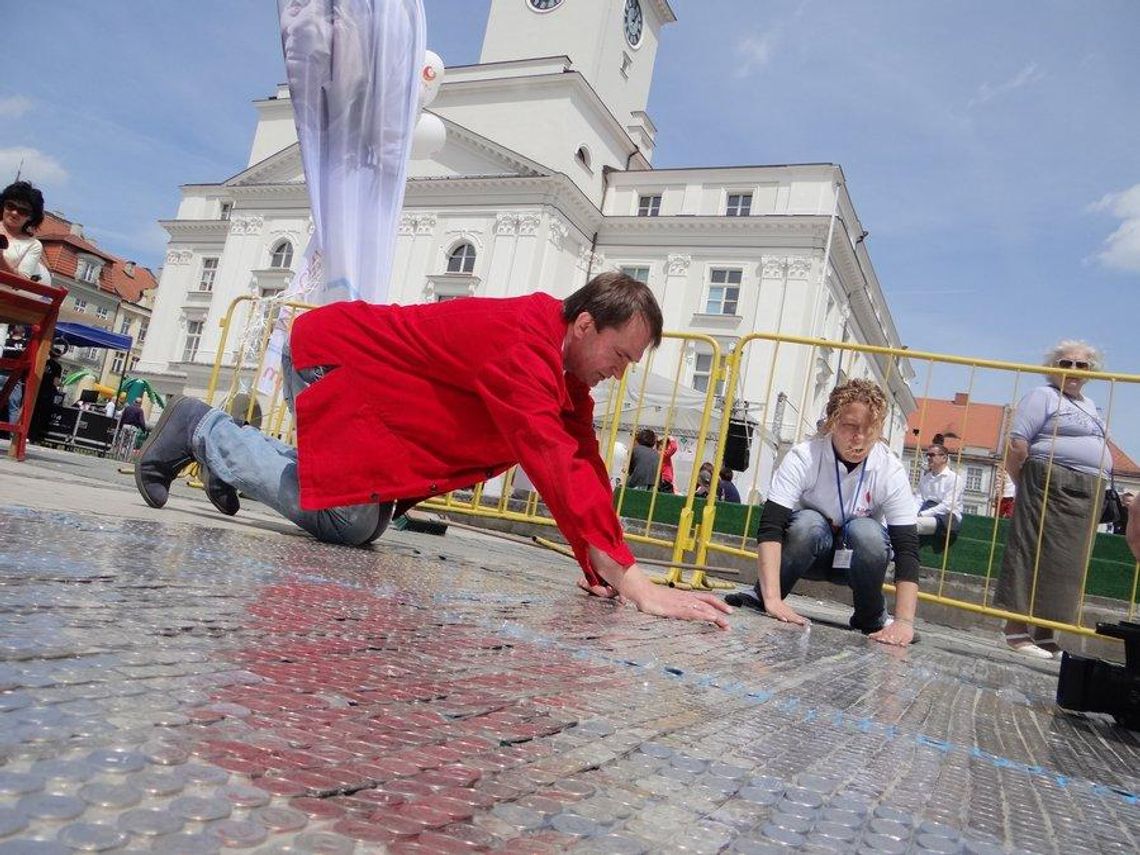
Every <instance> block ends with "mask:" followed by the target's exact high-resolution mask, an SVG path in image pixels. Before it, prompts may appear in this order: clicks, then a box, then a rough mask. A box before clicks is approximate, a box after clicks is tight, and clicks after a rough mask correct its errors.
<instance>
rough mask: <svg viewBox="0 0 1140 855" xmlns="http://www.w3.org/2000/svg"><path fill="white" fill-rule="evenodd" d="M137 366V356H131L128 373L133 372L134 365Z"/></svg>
mask: <svg viewBox="0 0 1140 855" xmlns="http://www.w3.org/2000/svg"><path fill="white" fill-rule="evenodd" d="M138 364H139V358H138V357H137V356H132V357H131V367H130V368H129V369H128V370H129V371H134V370H135V366H136V365H138Z"/></svg>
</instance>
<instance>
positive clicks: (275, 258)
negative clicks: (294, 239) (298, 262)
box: [269, 240, 293, 270]
mask: <svg viewBox="0 0 1140 855" xmlns="http://www.w3.org/2000/svg"><path fill="white" fill-rule="evenodd" d="M292 264H293V244H291V243H289V241H287V240H283V241H281V243H279V244H277V246H275V247H274V248H273V255H272V257H270V259H269V266H270V267H272V268H275V269H277V270H284V269H286V268H289V267H291V266H292Z"/></svg>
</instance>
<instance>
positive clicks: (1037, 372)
mask: <svg viewBox="0 0 1140 855" xmlns="http://www.w3.org/2000/svg"><path fill="white" fill-rule="evenodd" d="M845 363H846V364H845ZM724 365H725V368H726V373H727V376H726V378H725V397H724V399H723V404H722V405H721V408H722V410H723V411H725V412H729V413H733V412H737V413H741V414H743V418H744V420H745V422H746V423H747V426H748V433H749V437H748V440H747V441H748V443H749V452H750V454H749V457H750V465H749V466H748V467H746V472H745V473H744V474H745V476H746V482H747V487H746V489H742V490H741V492H742V494H744V495H746V496H748V497H749V498H750V499H751V501H749V500H748V499H746V507H745V508H744V509H739V508H734V509H732V510H733V511H734V513H735V519H734V520H733V523H734V524H733V525H718V519H717V517H718V513H720V514H723V513H724V512H725V510H726V506H725V505H724V504H723V503H718V502H714V500H713V499H712V497H711V496H710V497H709V498H708V499H706V501H705V502H704V503H703V504H702V505H701V506H700V508H699V518H698V521H697V534H696V543H695V558H694V559H693V561H694V563H695V564H696V565H699V566H701V567H704V566H705V565H707V563H708V558H709V555H710V553H718V554H722V555H729V556H735V557H737V558H744V559H748V560H750V561H755V560H756V550H755V546H756V540H755V536H756V526H757V523H758V522H759V515H760V508H761V504H760V501H759V500H760V499H761V498H762V497H763V496H764V495H766V493H767V489H768V485H769V483H770V481H771V478H772V475H773V474H774V472H775V469H776V467H777V466H778V465H779V463H780V461H781V460H782V459H783V456H784V454H785V453H786V452H787V450H788V449H790V448H791V447H792V446H793V445H795V444H796V443H798V442H800V441H802V440H804V439H806V438H808V437H810V436H812V435H813V434H814V433H815V430H816V422H817V417H822V416H823V414H824V406H825V405H826V402H827V397H828V394H829V393H830V391H831V389H832V388H833V387H834V386H835V385H836V383H837V382H841V381H842V380H844V379H847V378H851V377H866V378H868V379H871V380H874V381H876V382H877V383H878V384H879V385H880V386H881V387H883V388H884V389H885V390H886V391H887V399H888V401H890V403H891V412H890V413H889V414H888V417H887V420H886V422H885V426H884V435H883V437H882V439H883V441H884V442H886V443H887V444H888V445H889V446H890V447H891V449H892V450H893V451H894V452H895V453H896V454H899V455H900V456H903V457H904V463H905V462H906V461H905V455H906V453H907V452H909V455H910V464H909V465H908V466H907V469H908V474H909V475H910V476H911V480H912V487H917V482H918V476H919V475H920V471H919V462H920V458H919V455H920V453H921V452H922V451H923V450H924V448H925V446H927V445H929V444H930V442H931V437H932V435H933V434H934V433H945V434H946V444H947V445H948V446H949V450H950V458H951V459H950V465H951V466H953V467H954V468H955V471H957V472H958V475H959V477H961V478H966V479H968V480H967V484H968V485H970V486H975V487H981V488H983V492H985V494H986V499H985V503H984V506H980V507H977V508H970V510H974V511H976V513H973V514H969V513H968V514H967V515H966V519H964V520H963V526H962V528H961V530H960V531H957V532H956V531H952V530H951V529H950V528H947V529H946V531H945V532H944V533H943V534H941V535H939V537H938V538H933V539H929V540H928V542H927V545H926V547H925V548H924V550H923V552H922V557H923V566H924V581H923V583H922V585H921V586H920V588H921V590H920V594H919V597H920V598H921V599H923V600H925V601H928V602H935V603H939V604H942V605H945V606H950V607H953V608H957V609H965V610H968V611H972V612H976V613H980V614H984V615H988V616H992V617H996V618H1004V619H1007V620H1012V621H1017V622H1024V623H1028V624H1033V625H1036V626H1041V627H1045V628H1052V629H1055V630H1063V631H1068V632H1073V633H1077V634H1083V635H1092V634H1095V630H1094V629H1093V628H1091V627H1090V626H1088V623H1089V622H1090V620H1089V619H1088V617H1087V612H1088V611H1089V608H1088V606H1089V599H1090V597H1091V598H1095V603H1096V609H1095V610H1096V611H1098V612H1100V613H1102V614H1104V615H1111V616H1112V619H1115V620H1119V619H1122V618H1125V619H1129V620H1131V619H1132V618H1133V616H1134V615H1135V613H1136V601H1137V593H1138V588H1140V565H1138V564H1137V563H1136V561H1135V560H1134V559H1133V558H1132V556H1131V553H1130V552H1129V550H1128V548H1127V545H1126V543H1125V542H1124V538H1123V537H1121V536H1119V535H1111V534H1098V532H1097V524H1096V519H1095V518H1094V516H1090V523H1089V526H1088V530H1087V531H1086V533H1085V536H1084V540H1083V542H1082V543H1081V544H1080V545H1079V546H1080V550H1081V552H1082V553H1083V555H1084V556H1085V560H1084V562H1083V563H1082V565H1081V566H1080V567H1074V568H1073V571H1072V572H1073V573H1075V574H1077V575H1079V577H1080V595H1079V601H1078V603H1077V607H1076V609H1077V610H1076V617H1075V619H1073V620H1072V621H1071V622H1069V621H1062V620H1050V619H1047V618H1045V617H1042V616H1041V615H1040V614H1038V613H1037V611H1038V607H1039V606H1040V605H1041V603H1040V602H1039V601H1038V599H1037V588H1038V578H1039V571H1040V568H1041V566H1042V562H1043V561H1048V560H1049V544H1048V543H1047V542H1046V541H1045V538H1044V518H1045V515H1046V513H1047V510H1048V478H1049V477H1050V475H1051V474H1052V473H1053V472H1055V471H1056V469H1055V467H1057V466H1059V464H1058V463H1056V462H1055V461H1053V460H1052V459H1050V461H1049V463H1048V466H1047V473H1048V474H1047V476H1046V478H1047V481H1046V486H1045V498H1044V500H1043V506H1042V508H1041V510H1040V513H1039V514H1038V517H1039V518H1040V521H1039V522H1038V524H1037V538H1036V543H1035V544H1033V550H1032V551H1033V561H1032V563H1033V576H1032V584H1031V590H1030V591H1029V609H1028V611H1027V612H1025V613H1021V612H1012V611H1008V610H1006V609H1002V608H998V607H996V606H995V605H994V604H993V595H994V588H995V586H996V582H997V578H998V576H999V573H1000V570H1001V564H1002V554H1001V553H1002V552H1003V550H1004V539H1005V535H1006V529H1007V528H1008V523H1006V522H1004V521H1003V520H1001V519H1000V518H999V517H998V516H997V506H998V501H997V500H998V499H999V498H1000V494H998V495H995V491H997V490H998V487H999V484H1000V481H998V480H996V479H995V478H993V477H992V475H993V473H994V472H996V471H998V470H999V468H1000V469H1004V466H1005V464H1006V458H1007V454H1008V433H1009V428H1010V419H1011V416H1012V413H1013V412H1014V410H1015V407H1016V404H1017V402H1018V401H1019V400H1020V398H1021V397H1022V396H1023V395H1024V394H1025V393H1026V392H1028V391H1029V390H1030V389H1031V388H1032V387H1034V386H1040V385H1042V384H1044V382H1045V377H1044V376H1043V375H1045V373H1046V369H1045V368H1044V367H1043V366H1040V365H1028V364H1022V363H1012V362H1001V361H997V360H987V359H974V358H969V357H958V356H950V355H943V354H936V353H926V352H918V351H913V350H909V349H905V348H886V347H876V346H871V345H858V344H851V343H838V342H834V341H829V340H823V339H812V338H805V337H797V336H785V335H776V334H765V333H757V334H753V335H748V336H745V337H743V338H741V339H740V340H739V342H737V344H736V345H735V346H734V347H733V349H732V350H731V352H730V353H729V354H728V355H727V357H726V358H725V360H724ZM1053 373H1054V374H1060V373H1062V372H1061V369H1054V371H1053ZM1063 373H1064V374H1065V375H1067V376H1073V377H1080V378H1085V379H1087V381H1088V382H1089V383H1090V384H1093V385H1092V388H1086V394H1089V395H1091V397H1092V398H1093V399H1094V400H1096V399H1098V398H1103V401H1100V400H1098V403H1103V412H1104V417H1105V418H1104V420H1105V423H1106V430H1107V437H1108V439H1109V440H1111V439H1112V437H1113V430H1112V423H1113V414H1114V413H1118V412H1122V413H1125V414H1132V416H1133V418H1132V419H1127V418H1126V417H1124V418H1122V419H1121V422H1120V423H1121V425H1122V426H1123V427H1124V429H1128V430H1132V432H1133V435H1135V436H1140V429H1137V428H1133V427H1132V425H1133V424H1137V425H1140V375H1133V374H1117V373H1109V372H1088V371H1085V372H1082V371H1076V370H1069V371H1065V372H1063ZM1102 383H1107V384H1108V387H1107V393H1106V394H1105V391H1104V386H1103V385H1102ZM911 389H921V394H920V395H919V396H918V400H917V401H915V400H909V396H910V394H911V392H910V390H911ZM933 390H938V391H939V392H941V393H942V394H952V395H953V400H956V401H958V402H959V403H958V404H957V405H955V410H956V411H955V413H954V421H953V423H952V427H951V426H948V425H947V424H946V423H944V422H945V414H940V415H939V416H937V417H935V416H933V415H932V414H931V413H930V412H929V411H930V409H931V408H932V405H931V401H932V400H933V399H932V397H931V396H932V394H933ZM976 398H978V400H975V399H976ZM919 401H921V406H918V402H919ZM908 406H910V407H913V408H914V409H912V413H913V415H912V417H911V418H910V420H909V422H908V419H907V416H908V413H907V412H906V409H907V407H908ZM932 418H942V419H943V421H940V422H938V423H935V422H933V421H932V420H931V419H932ZM971 419H973V422H971ZM729 427H730V424H729V420H727V419H726V420H723V421H722V422H721V426H720V432H719V436H718V440H717V447H716V454H715V461H716V465H717V466H718V467H719V465H720V462H721V461H722V460H723V459H724V456H725V451H726V446H727V445H728V444H729V436H730V434H729ZM980 435H990V436H992V437H993V440H994V441H993V444H992V445H991V446H990V447H989V448H988V449H985V448H981V447H974V446H971V445H970V444H969V441H970V440H971V439H972V438H975V437H977V436H980ZM1123 435H1124V434H1123V432H1122V436H1123ZM1051 439H1055V437H1054V438H1051ZM908 440H909V442H908ZM1104 448H1105V450H1104V456H1105V462H1106V463H1108V462H1111V461H1110V460H1109V455H1111V454H1112V451H1111V446H1110V445H1108V444H1107V443H1105V445H1104ZM1116 456H1117V458H1118V460H1125V459H1127V458H1125V457H1123V456H1121V455H1116ZM1138 476H1140V472H1133V473H1132V477H1133V478H1138ZM971 481H977V482H978V483H974V484H971ZM1107 484H1108V482H1104V485H1103V486H1107ZM975 492H977V491H975ZM1100 492H1103V489H1101V490H1100ZM1098 498H1099V497H1098V495H1096V494H1094V495H1093V497H1092V501H1094V502H1096V501H1097V499H1098ZM967 523H968V525H967ZM930 571H934V573H933V575H934V580H933V582H934V587H933V588H931V580H930V579H929V576H930V575H931V572H930ZM679 578H680V576H679V574H677V575H676V577H675V580H677V579H679ZM705 583H706V578H705V571H704V570H698V571H696V572H695V573H694V574H693V576H692V578H691V580H690V582H689V584H690V585H692V586H694V587H704V586H705ZM886 588H887V589H888V590H893V586H890V585H887V586H886Z"/></svg>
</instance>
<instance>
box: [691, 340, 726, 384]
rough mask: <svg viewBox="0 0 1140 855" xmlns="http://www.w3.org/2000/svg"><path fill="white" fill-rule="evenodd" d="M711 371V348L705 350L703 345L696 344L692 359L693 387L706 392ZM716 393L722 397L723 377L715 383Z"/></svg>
mask: <svg viewBox="0 0 1140 855" xmlns="http://www.w3.org/2000/svg"><path fill="white" fill-rule="evenodd" d="M712 371H713V355H712V351H711V350H705V349H704V347H703V345H701V344H698V345H697V352H696V358H695V359H694V360H693V388H694V389H696V390H697V391H698V392H707V391H708V389H709V380H710V379H711V377H712ZM716 394H717V395H718V396H720V397H724V378H723V377H722V378H721V379H720V380H719V381H718V382H717V384H716Z"/></svg>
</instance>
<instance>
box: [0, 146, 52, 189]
mask: <svg viewBox="0 0 1140 855" xmlns="http://www.w3.org/2000/svg"><path fill="white" fill-rule="evenodd" d="M17 170H19V172H20V177H21V178H24V179H27V180H28V181H31V182H32V183H33V184H47V185H52V184H62V183H63V182H65V181H66V180H67V170H66V169H64V168H63V166H62V165H61V164H60V162H59V161H58V160H56V159H55V158H54V157H52V156H51V155H50V154H44V153H43V152H42V151H40V150H39V149H34V148H20V147H16V148H0V183H3V184H7V183H8V182H9V181H12V180H14V179H15V177H16V171H17Z"/></svg>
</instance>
